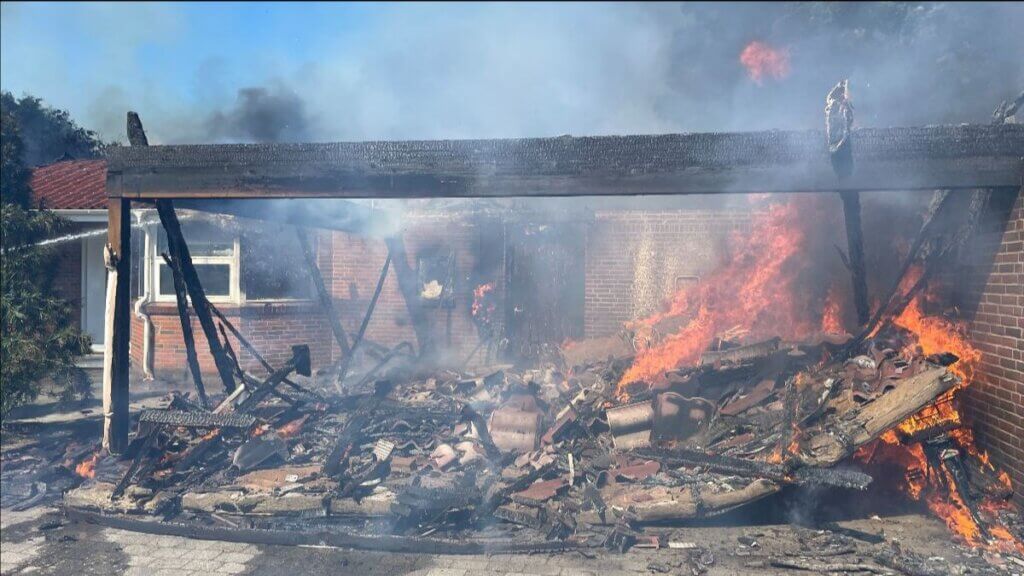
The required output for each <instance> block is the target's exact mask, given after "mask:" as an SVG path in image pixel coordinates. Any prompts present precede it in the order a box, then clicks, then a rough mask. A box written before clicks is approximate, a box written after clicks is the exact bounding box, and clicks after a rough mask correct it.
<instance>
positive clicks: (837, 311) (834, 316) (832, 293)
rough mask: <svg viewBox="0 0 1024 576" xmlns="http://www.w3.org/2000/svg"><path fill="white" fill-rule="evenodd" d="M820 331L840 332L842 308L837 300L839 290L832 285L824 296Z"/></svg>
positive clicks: (841, 328)
mask: <svg viewBox="0 0 1024 576" xmlns="http://www.w3.org/2000/svg"><path fill="white" fill-rule="evenodd" d="M821 331H822V332H824V333H826V334H842V333H844V332H846V330H843V309H842V304H841V303H840V300H839V290H838V289H837V288H836V287H835V285H833V286H832V287H831V288H829V290H828V295H827V296H825V311H824V312H823V313H822V315H821Z"/></svg>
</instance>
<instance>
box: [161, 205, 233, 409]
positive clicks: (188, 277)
mask: <svg viewBox="0 0 1024 576" xmlns="http://www.w3.org/2000/svg"><path fill="white" fill-rule="evenodd" d="M156 210H157V214H158V215H159V216H160V223H161V224H162V225H163V227H164V231H165V232H166V233H167V244H168V247H169V248H170V252H171V256H172V257H173V258H174V261H175V262H177V263H178V266H179V267H180V268H181V277H182V278H183V279H184V280H185V287H186V288H187V289H188V295H189V297H190V298H191V299H192V309H193V310H195V312H196V317H197V318H198V319H199V325H200V326H202V328H203V334H204V335H205V336H206V341H207V343H208V344H209V346H210V354H211V355H212V356H213V361H214V364H216V366H217V372H218V373H219V374H220V379H221V382H223V384H224V391H225V392H227V393H228V394H230V393H231V392H232V391H234V389H235V379H234V376H233V375H232V372H231V361H230V360H229V359H228V357H227V356H226V355H225V354H224V346H223V345H222V344H221V341H220V337H219V336H218V334H217V327H216V326H215V325H214V324H213V316H212V315H211V314H210V304H209V300H208V299H207V298H206V291H205V290H203V284H202V282H200V281H199V273H198V272H196V267H195V265H194V264H192V255H191V254H190V253H189V250H188V243H187V242H185V237H184V236H183V235H182V233H181V223H179V222H178V215H177V214H175V212H174V205H173V204H172V203H171V201H170V200H159V201H157V202H156Z"/></svg>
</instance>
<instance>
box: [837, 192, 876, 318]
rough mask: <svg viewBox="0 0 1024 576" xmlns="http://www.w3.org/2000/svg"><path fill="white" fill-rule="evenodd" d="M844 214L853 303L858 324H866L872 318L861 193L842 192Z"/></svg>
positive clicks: (840, 194)
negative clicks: (862, 222) (869, 304)
mask: <svg viewBox="0 0 1024 576" xmlns="http://www.w3.org/2000/svg"><path fill="white" fill-rule="evenodd" d="M839 197H840V198H842V200H843V215H844V216H845V218H846V246H847V255H848V261H849V263H850V279H851V280H852V281H853V305H854V308H855V309H856V310H857V325H858V326H864V325H865V324H867V323H868V321H869V320H870V319H871V309H870V308H869V307H868V278H867V272H866V271H865V269H864V232H863V229H862V227H861V222H860V193H859V192H851V191H846V192H840V193H839Z"/></svg>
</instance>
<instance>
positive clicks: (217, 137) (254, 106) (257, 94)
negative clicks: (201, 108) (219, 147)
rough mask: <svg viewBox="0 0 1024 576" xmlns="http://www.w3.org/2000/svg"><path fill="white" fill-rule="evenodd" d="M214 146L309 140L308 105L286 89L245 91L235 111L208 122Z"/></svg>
mask: <svg viewBox="0 0 1024 576" xmlns="http://www.w3.org/2000/svg"><path fill="white" fill-rule="evenodd" d="M206 127H207V133H208V138H209V140H211V141H213V142H220V143H223V142H260V143H264V142H302V141H307V140H309V137H310V135H309V118H308V116H307V114H306V104H305V102H303V100H302V99H301V98H300V97H299V95H298V94H296V93H295V92H293V91H291V90H289V89H287V88H285V87H283V86H276V87H274V88H270V89H268V88H262V87H258V88H242V89H241V90H239V91H238V99H237V101H236V102H235V105H234V107H232V108H231V109H229V110H226V111H221V110H218V111H215V112H213V113H212V114H210V117H209V119H208V120H207V122H206Z"/></svg>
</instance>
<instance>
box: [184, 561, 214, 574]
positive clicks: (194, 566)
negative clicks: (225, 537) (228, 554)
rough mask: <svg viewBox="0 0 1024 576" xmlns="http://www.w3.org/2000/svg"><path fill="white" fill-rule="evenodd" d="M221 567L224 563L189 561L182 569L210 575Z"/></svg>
mask: <svg viewBox="0 0 1024 576" xmlns="http://www.w3.org/2000/svg"><path fill="white" fill-rule="evenodd" d="M223 565H224V563H223V562H221V561H219V560H190V561H189V562H188V563H187V564H185V565H184V566H182V568H184V569H186V570H195V571H196V572H201V573H210V572H216V571H217V570H218V569H219V568H220V567H221V566H223Z"/></svg>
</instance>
